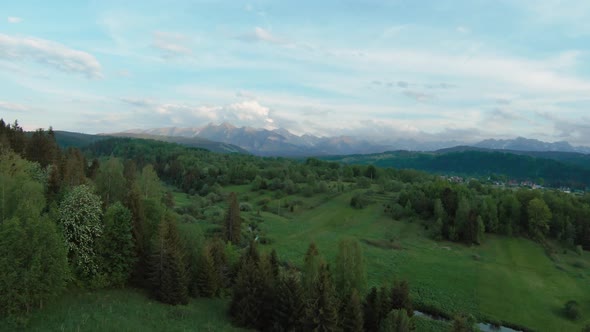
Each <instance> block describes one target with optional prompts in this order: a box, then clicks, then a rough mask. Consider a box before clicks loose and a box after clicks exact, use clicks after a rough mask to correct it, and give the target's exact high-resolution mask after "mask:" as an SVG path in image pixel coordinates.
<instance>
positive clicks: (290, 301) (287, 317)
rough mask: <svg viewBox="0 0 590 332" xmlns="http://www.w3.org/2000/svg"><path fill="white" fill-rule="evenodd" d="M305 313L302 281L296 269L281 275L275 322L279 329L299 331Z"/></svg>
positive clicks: (277, 292) (275, 308) (277, 289)
mask: <svg viewBox="0 0 590 332" xmlns="http://www.w3.org/2000/svg"><path fill="white" fill-rule="evenodd" d="M304 314H305V299H304V292H303V288H302V287H301V282H300V280H299V278H298V277H297V275H296V274H295V271H288V272H286V273H284V274H282V275H281V276H280V279H279V281H278V285H277V288H276V304H275V307H274V324H273V327H275V328H276V329H277V330H279V331H299V330H300V329H301V328H302V320H303V316H304Z"/></svg>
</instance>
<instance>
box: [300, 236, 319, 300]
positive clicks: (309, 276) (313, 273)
mask: <svg viewBox="0 0 590 332" xmlns="http://www.w3.org/2000/svg"><path fill="white" fill-rule="evenodd" d="M322 262H323V259H322V257H321V256H320V252H319V251H318V247H317V246H316V244H315V243H314V242H312V243H310V244H309V247H308V248H307V252H306V253H305V258H304V262H303V279H302V282H303V289H305V290H310V289H312V287H313V285H314V284H315V282H316V280H317V278H318V275H319V269H320V265H321V264H322Z"/></svg>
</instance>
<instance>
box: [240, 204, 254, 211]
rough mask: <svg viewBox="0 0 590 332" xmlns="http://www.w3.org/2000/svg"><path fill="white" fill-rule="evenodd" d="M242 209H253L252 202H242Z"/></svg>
mask: <svg viewBox="0 0 590 332" xmlns="http://www.w3.org/2000/svg"><path fill="white" fill-rule="evenodd" d="M240 211H243V212H250V211H252V204H250V203H244V202H242V203H240Z"/></svg>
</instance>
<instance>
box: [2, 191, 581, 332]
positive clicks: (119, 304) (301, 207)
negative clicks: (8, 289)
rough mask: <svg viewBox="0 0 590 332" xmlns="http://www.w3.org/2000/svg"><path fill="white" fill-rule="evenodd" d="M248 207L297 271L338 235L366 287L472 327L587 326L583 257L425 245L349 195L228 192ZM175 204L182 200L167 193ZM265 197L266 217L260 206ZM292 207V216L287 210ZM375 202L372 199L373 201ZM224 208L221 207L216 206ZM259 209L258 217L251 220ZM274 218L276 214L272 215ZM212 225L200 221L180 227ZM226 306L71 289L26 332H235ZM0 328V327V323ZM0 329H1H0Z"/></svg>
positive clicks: (518, 244) (499, 244)
mask: <svg viewBox="0 0 590 332" xmlns="http://www.w3.org/2000/svg"><path fill="white" fill-rule="evenodd" d="M225 190H226V191H228V192H229V191H234V192H237V193H238V198H239V199H240V201H244V200H247V201H248V203H250V204H251V205H252V206H253V207H254V208H253V211H251V212H247V213H243V214H242V215H243V217H244V218H245V219H246V220H262V221H261V222H259V227H260V229H261V230H262V231H263V233H264V234H265V237H266V238H268V239H270V240H271V244H270V245H263V246H261V249H262V250H263V251H270V250H271V249H272V248H275V249H276V250H277V252H278V254H279V257H280V259H281V260H283V261H290V262H291V263H293V264H295V265H297V266H301V265H302V262H303V256H304V255H305V252H306V250H307V247H308V245H309V243H310V242H311V241H315V242H316V244H317V245H318V247H319V249H320V252H321V254H322V255H323V256H324V257H325V258H326V259H327V261H328V262H334V259H335V256H336V251H337V244H338V242H339V241H340V240H341V239H343V238H356V239H358V240H359V241H360V242H361V243H362V247H363V251H364V255H365V259H366V263H367V277H368V283H369V286H379V285H381V284H382V283H384V282H391V281H393V280H395V279H402V278H403V279H406V280H408V281H409V282H410V287H411V295H412V298H413V300H414V302H415V303H416V304H418V305H430V306H435V307H437V308H439V309H441V310H443V311H445V312H447V313H454V312H468V313H471V314H473V315H474V316H475V317H477V318H479V319H480V320H484V319H487V320H494V321H505V322H510V323H515V324H519V325H523V326H526V327H529V328H533V329H535V330H539V331H578V330H580V329H581V327H582V326H583V325H584V322H586V321H588V320H590V297H589V294H590V269H589V267H590V255H589V253H587V252H585V253H584V254H583V256H579V255H578V254H576V253H574V252H572V251H560V252H559V253H558V254H555V255H553V256H552V257H551V258H550V257H549V256H548V255H546V253H545V251H544V250H543V248H542V247H541V246H540V245H539V244H537V243H534V242H532V241H530V240H526V239H517V238H507V237H499V236H487V237H486V239H485V240H484V243H483V245H481V246H473V247H467V246H464V245H461V244H456V243H451V242H437V241H433V240H430V239H429V238H428V236H427V234H426V231H425V230H424V229H423V227H422V226H421V224H420V222H418V221H414V222H410V221H398V220H392V219H391V218H390V217H388V216H386V215H385V214H384V213H383V207H382V205H381V202H384V201H386V200H387V197H386V196H381V197H380V196H379V195H376V196H375V198H376V199H377V201H378V202H377V203H374V204H372V205H370V206H368V207H367V208H365V209H362V210H358V209H353V208H351V207H350V206H349V201H350V198H351V197H352V195H353V192H350V191H349V192H346V193H342V194H319V195H315V196H313V197H301V196H289V197H283V198H281V199H280V200H278V199H276V198H273V194H272V193H269V192H255V193H254V192H250V191H249V187H248V186H232V187H227V188H225ZM174 197H175V199H176V201H177V205H178V206H188V205H189V204H190V197H189V196H187V195H185V194H181V193H175V194H174ZM262 199H265V200H266V201H267V202H266V205H267V206H268V208H267V209H266V210H267V211H264V209H261V207H260V205H259V203H258V202H259V201H260V200H262ZM293 201H298V205H297V207H296V208H294V209H293V211H291V210H290V209H289V208H287V207H286V206H285V203H288V202H293ZM379 201H380V202H379ZM221 205H223V203H222V204H221ZM224 210H225V208H224ZM258 210H262V211H260V216H258V213H259V212H258ZM279 213H280V215H279ZM191 227H195V230H197V228H201V231H202V230H203V229H206V228H210V227H212V226H211V225H209V224H207V223H205V222H198V223H190V224H183V225H182V228H183V229H185V230H190V228H191ZM571 299H573V300H577V301H578V302H579V303H580V305H581V309H582V312H583V313H584V317H583V319H582V320H580V321H577V322H571V321H569V320H567V319H565V318H564V317H563V315H562V313H561V310H562V307H563V305H564V303H565V302H566V301H567V300H571ZM226 310H227V300H222V299H217V300H200V299H199V300H192V301H191V303H190V304H189V305H188V306H177V307H170V306H166V305H163V304H159V303H157V302H154V301H151V300H149V298H148V297H147V296H146V295H145V294H143V293H141V292H139V291H136V290H110V291H98V292H93V293H86V292H83V293H80V292H70V293H68V294H67V295H66V296H65V297H63V298H61V299H59V300H58V301H57V302H56V303H54V304H52V305H47V306H46V308H45V309H43V310H41V311H38V312H37V313H35V314H34V315H33V317H32V320H31V322H30V330H34V331H41V330H43V331H46V330H50V331H51V330H60V331H77V330H84V331H104V330H117V331H127V330H129V331H135V330H141V331H158V330H166V331H189V330H191V331H192V330H198V331H234V330H236V329H235V328H233V327H232V326H231V324H230V323H229V321H228V317H227V316H226V314H225V313H226ZM0 326H1V322H0ZM416 326H417V328H418V331H441V330H446V329H447V328H448V323H444V322H435V321H429V320H426V319H423V318H417V319H416ZM0 330H2V328H1V327H0Z"/></svg>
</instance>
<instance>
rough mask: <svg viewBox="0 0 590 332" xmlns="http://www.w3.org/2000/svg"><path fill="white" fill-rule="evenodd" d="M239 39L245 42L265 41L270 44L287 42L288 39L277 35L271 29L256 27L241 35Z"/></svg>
mask: <svg viewBox="0 0 590 332" xmlns="http://www.w3.org/2000/svg"><path fill="white" fill-rule="evenodd" d="M237 39H239V40H241V41H245V42H265V43H270V44H286V41H285V40H283V39H281V38H278V37H276V36H275V35H273V34H272V33H271V32H270V31H268V30H266V29H263V28H261V27H255V28H254V30H253V31H251V32H248V33H245V34H242V35H239V36H238V37H237Z"/></svg>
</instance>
